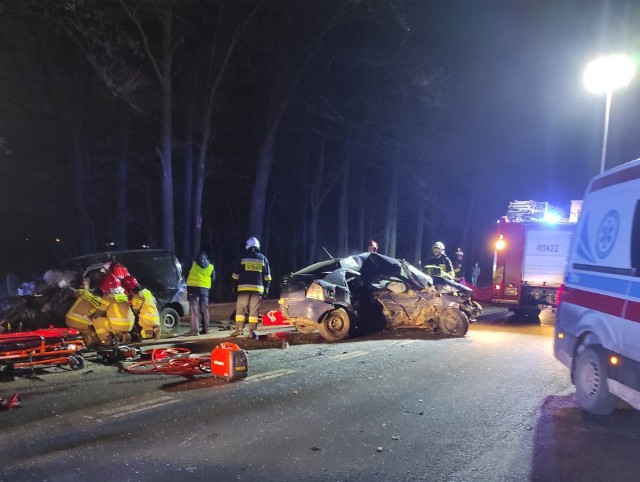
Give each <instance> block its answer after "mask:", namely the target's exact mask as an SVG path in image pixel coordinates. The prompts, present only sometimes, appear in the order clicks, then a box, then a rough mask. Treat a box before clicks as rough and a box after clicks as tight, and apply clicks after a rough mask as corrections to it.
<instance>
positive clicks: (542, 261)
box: [491, 201, 582, 316]
mask: <svg viewBox="0 0 640 482" xmlns="http://www.w3.org/2000/svg"><path fill="white" fill-rule="evenodd" d="M581 204H582V201H571V209H570V214H569V217H568V218H566V217H564V212H563V211H562V210H560V209H558V208H555V207H554V206H551V205H550V204H549V203H547V202H538V201H513V202H511V203H509V209H508V212H507V215H506V216H503V217H501V218H500V219H499V220H498V229H497V232H496V239H495V251H494V256H493V284H492V292H491V302H492V303H494V304H496V305H501V306H506V307H508V308H509V310H511V311H513V312H514V313H516V314H519V315H534V316H535V315H537V314H538V313H540V310H541V309H544V308H546V307H552V308H555V305H556V293H557V291H558V287H559V286H560V285H561V284H562V282H563V276H564V269H565V266H566V264H567V258H568V256H569V246H570V244H571V238H572V235H573V231H574V229H575V226H576V223H577V221H578V216H579V215H580V208H581Z"/></svg>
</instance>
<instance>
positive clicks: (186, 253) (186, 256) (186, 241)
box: [181, 92, 195, 266]
mask: <svg viewBox="0 0 640 482" xmlns="http://www.w3.org/2000/svg"><path fill="white" fill-rule="evenodd" d="M192 93H193V92H192ZM194 103H195V95H192V96H191V101H190V105H189V109H188V113H187V116H188V118H187V133H186V137H185V146H184V166H183V169H184V175H183V177H184V181H183V192H182V202H183V207H182V250H181V251H182V263H183V265H184V266H187V265H188V263H189V261H190V260H191V259H192V258H193V256H194V254H195V253H193V251H192V249H193V246H192V243H191V240H192V239H193V238H192V224H193V222H192V221H193V217H192V216H193V210H192V207H193V205H192V200H193V116H194V115H195V113H194Z"/></svg>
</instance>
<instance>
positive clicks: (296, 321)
mask: <svg viewBox="0 0 640 482" xmlns="http://www.w3.org/2000/svg"><path fill="white" fill-rule="evenodd" d="M280 292H281V298H280V300H279V301H278V303H279V305H280V311H282V313H283V315H284V316H285V317H286V318H287V321H288V322H289V323H291V324H292V325H293V326H294V327H295V328H296V329H297V330H298V331H300V332H302V333H311V332H313V331H315V330H318V331H319V332H320V335H321V336H322V337H323V338H324V339H326V340H328V341H338V340H342V339H343V338H346V337H347V336H349V335H353V334H356V333H368V332H372V331H380V330H385V329H389V328H424V329H428V330H431V331H433V332H438V333H443V334H446V335H449V336H455V337H461V336H464V335H465V334H466V333H467V330H468V329H469V322H470V321H474V319H475V316H477V315H478V314H479V312H480V310H481V307H480V305H478V304H477V303H476V302H474V301H473V300H472V299H471V293H472V290H471V289H470V288H467V287H466V286H463V285H461V284H459V283H456V282H455V281H451V280H448V279H445V278H443V277H441V276H429V275H427V274H425V273H423V272H421V271H420V270H419V269H417V268H416V267H414V266H412V265H411V264H409V263H407V262H406V261H404V260H399V259H395V258H390V257H388V256H384V255H381V254H378V253H370V252H367V253H360V254H356V255H352V256H348V257H345V258H339V259H332V260H328V261H321V262H319V263H315V264H313V265H311V266H308V267H306V268H304V269H301V270H299V271H296V272H295V273H291V274H289V275H286V276H284V277H283V279H282V282H281V286H280Z"/></svg>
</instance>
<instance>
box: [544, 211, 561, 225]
mask: <svg viewBox="0 0 640 482" xmlns="http://www.w3.org/2000/svg"><path fill="white" fill-rule="evenodd" d="M542 219H543V221H544V222H545V223H548V224H556V223H557V222H559V221H560V216H558V215H557V214H556V213H552V212H547V213H544V217H543V218H542Z"/></svg>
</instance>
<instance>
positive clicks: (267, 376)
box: [243, 368, 296, 384]
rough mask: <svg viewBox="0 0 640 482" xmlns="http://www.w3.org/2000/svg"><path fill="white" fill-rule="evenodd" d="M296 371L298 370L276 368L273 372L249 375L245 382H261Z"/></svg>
mask: <svg viewBox="0 0 640 482" xmlns="http://www.w3.org/2000/svg"><path fill="white" fill-rule="evenodd" d="M295 372H296V371H295V370H289V369H286V368H283V369H281V370H274V371H272V372H266V373H261V374H260V375H249V376H248V377H247V378H245V380H244V381H243V384H245V383H253V382H261V381H263V380H270V379H272V378H278V377H282V376H284V375H289V374H290V373H295Z"/></svg>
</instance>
